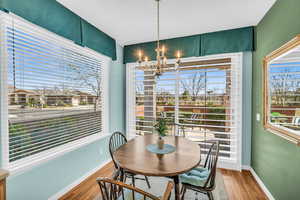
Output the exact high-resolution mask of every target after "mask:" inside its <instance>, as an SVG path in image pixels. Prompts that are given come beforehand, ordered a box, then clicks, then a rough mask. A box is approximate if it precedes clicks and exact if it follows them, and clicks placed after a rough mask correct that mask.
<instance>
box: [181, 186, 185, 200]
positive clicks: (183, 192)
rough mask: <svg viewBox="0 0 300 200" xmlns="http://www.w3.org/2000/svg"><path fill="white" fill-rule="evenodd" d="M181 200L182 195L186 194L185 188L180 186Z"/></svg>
mask: <svg viewBox="0 0 300 200" xmlns="http://www.w3.org/2000/svg"><path fill="white" fill-rule="evenodd" d="M180 193H181V200H184V195H185V193H186V187H184V186H182V189H181V192H180Z"/></svg>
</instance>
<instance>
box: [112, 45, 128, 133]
mask: <svg viewBox="0 0 300 200" xmlns="http://www.w3.org/2000/svg"><path fill="white" fill-rule="evenodd" d="M116 49H117V55H118V58H122V59H118V60H116V61H114V62H113V64H112V66H111V68H110V79H109V92H110V132H111V133H113V132H114V131H121V132H124V131H125V126H126V123H125V114H126V113H125V105H126V100H125V99H126V97H125V95H126V84H125V77H126V70H125V66H124V64H123V48H122V47H121V46H119V45H117V48H116Z"/></svg>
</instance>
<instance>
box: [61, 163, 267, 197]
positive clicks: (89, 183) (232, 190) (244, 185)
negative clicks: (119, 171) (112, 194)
mask: <svg viewBox="0 0 300 200" xmlns="http://www.w3.org/2000/svg"><path fill="white" fill-rule="evenodd" d="M113 169H114V166H113V163H112V162H111V163H109V164H107V165H105V166H104V167H103V168H102V169H100V170H99V171H97V172H96V173H95V174H93V175H92V176H90V177H89V178H88V179H86V180H85V181H83V182H82V183H81V184H79V185H78V186H76V187H75V188H73V189H72V190H71V191H70V192H68V193H67V194H65V195H64V196H62V197H61V198H60V200H93V199H94V198H95V196H96V195H97V194H98V193H99V192H100V190H99V186H98V185H97V183H96V181H95V180H96V178H97V177H111V176H112V172H113ZM218 170H220V172H221V173H222V175H223V179H224V183H225V188H226V191H227V193H228V196H229V198H230V200H265V199H268V198H267V197H266V195H265V194H264V192H263V191H262V190H261V188H260V187H259V185H258V184H257V183H256V181H255V179H254V178H253V176H252V174H251V173H250V171H242V172H238V171H232V170H226V169H218Z"/></svg>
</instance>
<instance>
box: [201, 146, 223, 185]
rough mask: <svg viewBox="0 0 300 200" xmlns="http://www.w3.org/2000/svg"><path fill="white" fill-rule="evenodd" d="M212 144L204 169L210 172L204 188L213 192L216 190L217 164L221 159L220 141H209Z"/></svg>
mask: <svg viewBox="0 0 300 200" xmlns="http://www.w3.org/2000/svg"><path fill="white" fill-rule="evenodd" d="M207 142H209V143H211V146H210V148H209V151H208V153H207V156H206V159H205V163H204V168H206V169H208V170H209V171H210V173H209V176H208V178H207V180H206V182H205V184H204V188H207V189H208V190H213V189H214V188H215V178H216V174H217V162H218V157H219V148H220V147H219V146H220V145H219V141H207Z"/></svg>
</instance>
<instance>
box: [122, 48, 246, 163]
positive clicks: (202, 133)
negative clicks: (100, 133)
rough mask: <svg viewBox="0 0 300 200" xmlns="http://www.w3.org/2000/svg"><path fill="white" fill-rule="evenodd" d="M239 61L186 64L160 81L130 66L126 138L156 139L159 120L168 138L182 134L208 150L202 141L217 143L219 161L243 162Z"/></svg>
mask: <svg viewBox="0 0 300 200" xmlns="http://www.w3.org/2000/svg"><path fill="white" fill-rule="evenodd" d="M240 59H241V58H240V54H235V55H231V56H230V55H228V56H214V57H213V56H208V57H203V58H193V59H185V61H183V62H182V64H181V65H180V67H179V69H178V70H174V67H172V66H171V67H169V68H168V69H165V72H164V73H163V74H162V75H161V76H160V77H158V78H156V77H154V76H153V75H152V74H153V72H152V71H151V70H149V69H147V68H144V67H139V66H137V64H135V63H132V64H128V65H127V75H128V77H130V78H128V83H127V87H128V91H127V94H128V96H127V103H128V107H129V109H128V111H127V116H128V124H127V130H128V131H127V132H129V133H130V134H132V135H135V134H137V135H143V134H147V133H153V124H154V123H155V120H156V119H158V118H162V117H163V118H165V119H167V121H168V124H169V126H168V134H169V135H174V133H175V134H181V135H183V134H184V135H185V136H186V137H187V138H189V139H191V140H193V141H195V142H198V143H201V144H202V147H204V148H205V147H207V145H205V142H203V141H205V140H210V139H213V140H219V141H220V147H221V149H220V156H221V158H222V159H223V160H224V161H226V162H228V163H237V162H239V159H240V146H239V145H240V139H239V138H240V136H241V131H240V129H241V101H242V99H241V98H242V97H241V88H242V82H241V66H240V63H241V62H240ZM175 124H180V126H178V125H175ZM233 168H234V167H233Z"/></svg>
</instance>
